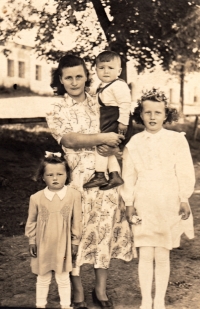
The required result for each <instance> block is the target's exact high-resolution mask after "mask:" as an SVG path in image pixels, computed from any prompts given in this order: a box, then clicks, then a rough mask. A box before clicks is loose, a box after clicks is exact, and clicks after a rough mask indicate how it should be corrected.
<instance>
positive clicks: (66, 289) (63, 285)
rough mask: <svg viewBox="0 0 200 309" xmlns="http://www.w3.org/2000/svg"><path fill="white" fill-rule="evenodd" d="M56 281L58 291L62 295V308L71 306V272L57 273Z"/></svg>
mask: <svg viewBox="0 0 200 309" xmlns="http://www.w3.org/2000/svg"><path fill="white" fill-rule="evenodd" d="M55 278H56V282H57V284H58V292H59V295H60V305H61V308H67V307H70V303H71V285H70V279H69V273H67V272H63V273H61V274H58V273H55Z"/></svg>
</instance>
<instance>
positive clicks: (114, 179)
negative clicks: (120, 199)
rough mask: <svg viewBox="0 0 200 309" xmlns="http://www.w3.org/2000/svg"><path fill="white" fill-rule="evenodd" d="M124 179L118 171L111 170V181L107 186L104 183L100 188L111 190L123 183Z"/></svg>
mask: <svg viewBox="0 0 200 309" xmlns="http://www.w3.org/2000/svg"><path fill="white" fill-rule="evenodd" d="M123 183H124V181H123V179H122V178H121V177H120V175H119V173H118V172H111V173H109V181H108V184H107V185H106V186H104V185H102V186H101V187H100V190H104V191H105V190H110V189H112V188H115V187H118V186H121V185H123Z"/></svg>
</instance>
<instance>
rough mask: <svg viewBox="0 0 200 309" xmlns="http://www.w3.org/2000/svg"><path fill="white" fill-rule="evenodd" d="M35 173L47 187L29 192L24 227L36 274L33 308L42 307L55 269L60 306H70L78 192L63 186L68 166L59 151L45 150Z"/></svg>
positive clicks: (78, 225) (78, 216) (77, 236)
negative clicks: (70, 275) (26, 218)
mask: <svg viewBox="0 0 200 309" xmlns="http://www.w3.org/2000/svg"><path fill="white" fill-rule="evenodd" d="M38 176H39V177H41V178H42V180H43V181H44V182H45V183H46V188H45V189H44V190H41V191H38V192H37V193H35V194H33V195H31V197H30V204H29V214H28V220H27V223H26V227H25V235H26V236H27V237H28V238H29V251H30V255H31V257H32V258H31V268H32V272H33V273H34V274H37V275H38V276H37V284H36V307H37V308H45V305H46V303H47V295H48V290H49V285H50V282H51V277H52V271H54V272H55V278H56V282H57V284H58V291H59V295H60V305H61V307H62V308H71V307H70V303H71V287H70V279H69V272H70V271H71V270H72V260H75V257H76V254H77V250H78V245H79V241H80V238H81V228H82V224H81V221H82V218H81V217H82V207H81V195H80V193H79V192H78V191H77V190H75V189H72V188H70V187H69V186H67V185H65V183H66V180H67V179H68V180H69V168H68V164H67V162H66V161H65V159H64V157H63V156H62V154H61V153H59V152H58V153H50V152H46V155H45V158H44V160H43V161H42V164H41V166H40V169H39V173H38Z"/></svg>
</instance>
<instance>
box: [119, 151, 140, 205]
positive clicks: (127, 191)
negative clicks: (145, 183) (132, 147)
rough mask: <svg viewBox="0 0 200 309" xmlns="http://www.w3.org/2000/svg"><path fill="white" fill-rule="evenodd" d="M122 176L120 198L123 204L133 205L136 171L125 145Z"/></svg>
mask: <svg viewBox="0 0 200 309" xmlns="http://www.w3.org/2000/svg"><path fill="white" fill-rule="evenodd" d="M122 178H123V180H124V184H123V185H122V187H121V190H120V193H121V196H122V199H123V200H124V203H125V206H133V203H134V192H135V184H136V180H137V172H136V170H135V167H134V163H133V160H132V158H131V156H130V154H129V150H128V148H127V147H125V149H124V152H123V165H122Z"/></svg>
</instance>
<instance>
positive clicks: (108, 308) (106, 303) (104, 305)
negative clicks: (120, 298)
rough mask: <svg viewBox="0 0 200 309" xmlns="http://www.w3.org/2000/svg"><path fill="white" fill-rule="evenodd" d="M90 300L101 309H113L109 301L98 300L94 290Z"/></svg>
mask: <svg viewBox="0 0 200 309" xmlns="http://www.w3.org/2000/svg"><path fill="white" fill-rule="evenodd" d="M92 299H93V302H94V304H98V305H99V306H100V307H101V308H103V309H114V306H113V303H112V300H111V299H108V300H99V299H98V298H97V295H96V292H95V289H94V290H93V291H92Z"/></svg>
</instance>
